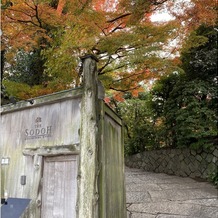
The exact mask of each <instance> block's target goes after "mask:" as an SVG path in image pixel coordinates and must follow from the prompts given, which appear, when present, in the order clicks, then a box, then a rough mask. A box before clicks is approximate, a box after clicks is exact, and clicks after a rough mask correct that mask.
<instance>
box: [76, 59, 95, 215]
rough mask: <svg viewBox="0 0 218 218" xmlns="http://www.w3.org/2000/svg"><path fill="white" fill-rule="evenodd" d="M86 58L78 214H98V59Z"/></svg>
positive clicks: (84, 61) (84, 60) (84, 66)
mask: <svg viewBox="0 0 218 218" xmlns="http://www.w3.org/2000/svg"><path fill="white" fill-rule="evenodd" d="M82 61H83V86H84V91H83V97H82V103H81V117H82V119H81V129H80V158H79V173H78V198H77V217H78V218H97V217H98V185H97V176H98V175H97V171H98V169H97V166H98V164H97V154H98V145H97V138H98V120H97V119H98V116H97V111H96V108H98V107H97V106H98V90H97V89H98V88H97V67H96V61H97V60H96V58H95V57H94V56H92V55H87V56H84V57H83V58H82Z"/></svg>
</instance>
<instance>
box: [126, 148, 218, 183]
mask: <svg viewBox="0 0 218 218" xmlns="http://www.w3.org/2000/svg"><path fill="white" fill-rule="evenodd" d="M125 162H126V166H128V167H132V168H141V169H144V170H145V171H152V172H157V173H166V174H171V175H178V176H184V177H191V178H203V179H207V178H208V177H209V176H210V175H211V174H212V173H213V172H216V171H217V170H218V146H214V147H211V148H208V149H199V150H191V149H188V148H186V149H160V150H153V151H145V152H142V153H139V154H135V155H132V156H129V157H126V159H125Z"/></svg>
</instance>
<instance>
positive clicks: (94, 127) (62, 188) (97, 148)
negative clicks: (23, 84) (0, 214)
mask: <svg viewBox="0 0 218 218" xmlns="http://www.w3.org/2000/svg"><path fill="white" fill-rule="evenodd" d="M82 60H83V85H82V86H81V87H80V88H77V89H73V90H67V91H63V92H59V93H55V94H51V95H46V96H42V97H38V98H35V99H32V101H31V102H28V101H22V102H18V103H16V104H15V105H14V104H9V105H6V106H4V107H2V109H1V133H0V138H1V144H0V146H1V147H0V149H1V150H0V152H1V153H0V155H1V197H2V198H3V197H4V196H5V195H6V193H7V196H8V198H17V199H30V204H29V205H28V207H27V208H26V210H25V212H24V213H23V215H22V217H26V218H27V217H28V218H39V217H44V218H48V217H49V218H52V217H58V218H68V217H69V218H73V217H77V218H97V217H102V218H107V217H108V218H110V217H113V218H124V217H126V209H125V186H124V152H123V133H122V122H121V120H120V118H119V117H118V116H117V115H116V114H115V113H114V112H113V111H112V110H111V109H110V108H109V107H108V106H107V105H105V103H104V102H103V101H102V100H101V99H99V98H98V96H99V91H98V83H99V82H98V80H97V70H96V59H95V58H94V57H93V56H86V57H84V58H83V59H82ZM3 207H4V206H2V209H3Z"/></svg>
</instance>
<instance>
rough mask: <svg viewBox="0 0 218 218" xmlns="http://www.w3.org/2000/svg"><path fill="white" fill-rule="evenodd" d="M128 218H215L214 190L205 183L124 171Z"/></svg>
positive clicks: (217, 196) (216, 193)
mask: <svg viewBox="0 0 218 218" xmlns="http://www.w3.org/2000/svg"><path fill="white" fill-rule="evenodd" d="M125 174H126V203H127V214H128V216H127V217H128V218H218V190H217V189H216V188H215V186H213V185H212V184H210V183H208V182H205V181H204V182H200V181H196V180H193V179H191V178H183V177H178V176H171V175H166V174H162V173H152V172H145V171H143V170H140V169H133V168H132V169H131V168H126V173H125Z"/></svg>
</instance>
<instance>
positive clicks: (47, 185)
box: [41, 155, 77, 218]
mask: <svg viewBox="0 0 218 218" xmlns="http://www.w3.org/2000/svg"><path fill="white" fill-rule="evenodd" d="M76 177H77V159H76V155H67V156H56V157H45V158H44V169H43V188H42V211H41V217H42V218H75V217H76V209H75V207H76V193H77V182H76Z"/></svg>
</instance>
